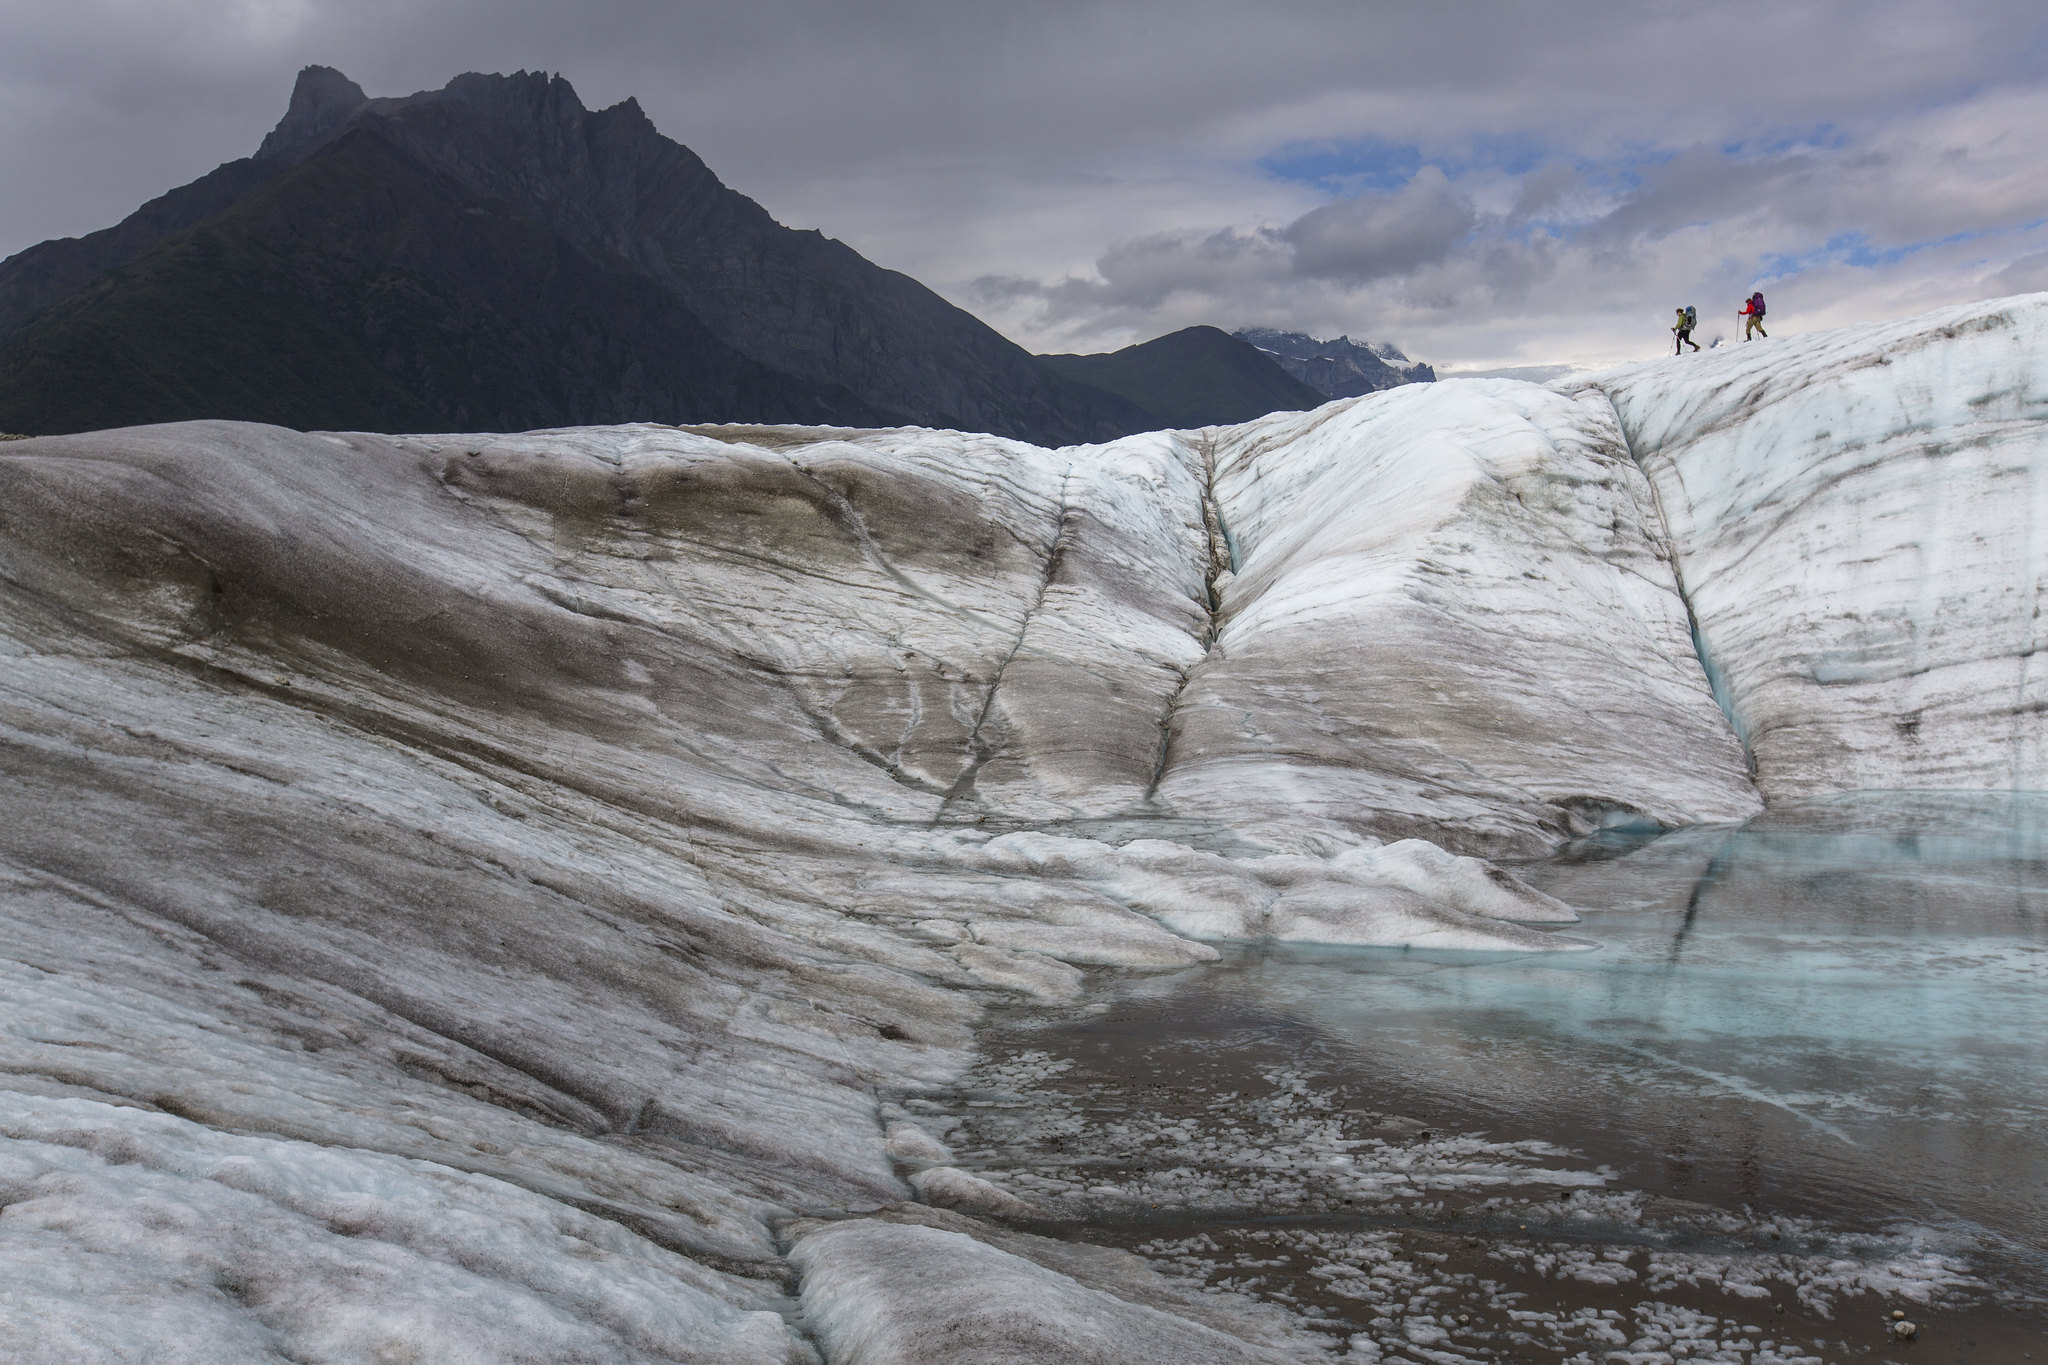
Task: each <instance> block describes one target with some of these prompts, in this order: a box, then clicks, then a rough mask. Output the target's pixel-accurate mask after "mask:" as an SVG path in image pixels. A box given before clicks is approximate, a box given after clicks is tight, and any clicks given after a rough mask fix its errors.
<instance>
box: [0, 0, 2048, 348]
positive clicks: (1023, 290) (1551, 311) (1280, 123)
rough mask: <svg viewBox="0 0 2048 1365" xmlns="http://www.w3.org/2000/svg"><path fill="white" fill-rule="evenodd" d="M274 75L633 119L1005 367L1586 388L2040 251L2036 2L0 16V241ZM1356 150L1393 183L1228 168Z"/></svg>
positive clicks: (221, 130)
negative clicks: (1422, 377) (1204, 331)
mask: <svg viewBox="0 0 2048 1365" xmlns="http://www.w3.org/2000/svg"><path fill="white" fill-rule="evenodd" d="M308 62H322V63H328V64H332V65H336V66H339V67H341V68H342V69H343V70H344V71H346V72H348V73H349V74H350V75H351V76H352V77H354V78H355V79H357V80H358V81H360V82H361V83H362V84H363V85H364V86H365V87H366V88H368V89H369V90H370V91H371V92H372V93H375V94H384V93H402V92H405V91H409V90H413V89H419V88H423V87H429V86H437V85H440V84H442V83H443V82H444V81H445V80H446V79H447V78H448V77H449V76H451V75H453V74H455V73H457V72H459V71H462V70H471V69H476V70H512V69H516V68H520V67H527V68H534V69H549V70H559V71H561V72H563V73H564V74H565V75H567V76H568V77H569V78H570V79H571V80H572V81H573V82H574V83H575V84H576V86H577V88H578V90H579V92H580V93H581V94H582V95H583V96H584V98H585V100H586V102H588V103H590V104H592V105H593V106H597V105H602V104H606V103H610V102H612V101H615V100H617V99H621V98H624V97H625V96H627V95H634V96H637V97H638V98H639V99H640V101H641V103H642V105H643V106H644V107H645V108H646V109H647V110H648V112H649V113H650V115H651V116H652V117H653V118H654V119H655V121H656V123H657V124H658V125H659V126H660V127H661V128H662V130H663V131H664V132H667V133H668V134H669V135H671V136H673V137H675V138H677V139H678V140H679V141H682V142H684V143H686V144H688V145H690V146H691V147H693V148H694V149H695V150H697V151H698V152H700V153H701V154H702V155H704V156H705V158H706V159H707V160H708V161H709V162H710V163H711V165H712V166H713V167H714V169H716V170H718V171H719V172H720V174H721V175H722V176H724V178H725V179H726V180H727V181H728V182H729V183H731V184H733V185H735V186H736V187H737V188H740V189H742V190H744V191H746V192H748V193H750V194H753V195H755V197H757V198H759V199H761V200H762V202H763V203H764V204H765V205H766V206H767V207H768V208H769V209H770V210H771V211H773V212H775V213H776V214H777V215H778V216H780V217H782V218H783V219H784V220H785V221H790V222H792V223H794V224H796V225H799V226H815V227H820V228H823V229H824V230H826V231H827V232H830V233H832V234H833V235H835V236H838V237H841V238H842V239H844V240H846V241H848V242H849V243H850V244H851V245H853V246H854V247H855V248H856V249H858V250H861V251H863V252H864V253H866V254H868V255H870V256H871V257H872V258H873V259H876V260H877V261H879V262H880V263H882V264H884V265H888V266H891V267H893V268H896V269H901V270H905V271H907V272H908V273H910V274H913V275H915V276H917V277H918V278H920V279H923V280H925V281H926V282H927V283H930V284H932V285H933V286H934V287H937V288H940V289H941V290H942V291H945V292H947V293H949V294H950V295H951V296H953V297H955V298H957V299H959V300H960V301H961V302H963V303H965V304H967V305H968V306H970V307H975V308H977V310H979V311H983V312H984V313H985V315H986V316H988V317H989V318H990V320H991V321H993V322H995V323H997V324H998V325H999V326H1002V327H1003V328H1005V329H1006V330H1008V331H1009V332H1010V333H1011V334H1012V335H1014V336H1016V337H1017V338H1018V339H1020V340H1022V341H1024V342H1026V343H1027V344H1030V345H1032V346H1034V347H1038V348H1041V349H1069V348H1093V347H1096V346H1106V345H1114V344H1122V343H1123V342H1127V341H1130V340H1136V339H1142V338H1143V337H1145V336H1150V335H1156V334H1157V333H1159V332H1162V331H1166V330H1171V329H1172V328H1174V327H1178V326H1185V325H1188V324H1190V323H1196V322H1210V323H1218V324H1221V325H1226V326H1228V325H1234V324H1238V323H1260V324H1273V325H1286V326H1294V327H1300V328H1302V329H1304V330H1312V331H1319V332H1323V333H1326V334H1334V333H1335V332H1339V331H1344V332H1350V333H1352V334H1354V335H1369V336H1375V337H1387V338H1391V339H1394V340H1397V341H1399V342H1401V343H1402V344H1403V345H1404V346H1405V347H1406V348H1407V349H1409V350H1410V351H1411V353H1414V354H1417V355H1419V356H1422V357H1424V358H1427V359H1431V360H1436V361H1439V362H1443V363H1447V364H1453V365H1461V366H1466V367H1499V366H1504V365H1515V364H1549V363H1559V362H1573V363H1596V362H1599V361H1604V360H1607V359H1613V358H1618V357H1621V356H1625V355H1631V354H1640V353H1644V352H1645V351H1650V350H1654V349H1656V348H1658V347H1659V346H1661V344H1662V329H1663V327H1664V325H1665V323H1664V320H1665V319H1666V318H1667V317H1668V316H1669V313H1670V309H1671V307H1672V306H1673V305H1674V304H1676V303H1678V302H1696V303H1698V304H1700V305H1701V308H1702V311H1703V313H1706V314H1707V315H1708V316H1710V317H1714V318H1718V317H1719V315H1720V314H1721V313H1722V312H1723V311H1727V310H1731V309H1732V306H1733V300H1734V299H1735V298H1736V297H1738V296H1739V294H1740V293H1742V292H1745V291H1746V290H1747V288H1749V287H1750V286H1751V285H1752V284H1754V283H1757V282H1759V281H1761V282H1763V283H1764V284H1765V285H1766V287H1767V288H1768V289H1769V290H1770V291H1771V295H1772V300H1773V316H1774V317H1780V318H1781V325H1784V326H1787V327H1801V326H1805V325H1807V323H1808V320H1812V322H1813V323H1814V324H1815V325H1817V324H1818V323H1819V322H1820V321H1822V320H1829V321H1851V322H1853V321H1855V320H1857V319H1859V318H1866V317H1874V316H1879V315H1881V314H1882V312H1883V311H1885V310H1897V309H1900V308H1903V307H1908V306H1919V305H1920V304H1921V303H1924V302H1936V301H1940V300H1941V299H1945V298H1961V297H1968V296H1970V295H1972V294H1977V293H1982V292H1984V291H1985V290H1987V289H1993V288H1996V287H2000V286H1999V284H1998V282H1999V281H2007V282H2011V281H2031V280H2037V279H2038V278H2039V275H2040V266H2039V263H2038V260H2037V259H2036V258H2038V257H2039V256H2040V254H2041V253H2042V252H2043V251H2044V250H2048V238H2044V237H2043V235H2042V232H2041V230H2040V228H2039V227H2038V226H2029V225H2030V224H2038V223H2039V221H2040V220H2041V219H2043V218H2044V217H2048V182H2044V178H2043V177H2042V176H2041V174H2040V172H2039V167H2040V166H2041V165H2043V164H2044V157H2043V152H2044V150H2048V148H2044V146H2043V141H2042V137H2043V135H2042V134H2041V132H2040V131H2039V130H2040V129H2042V128H2043V127H2048V13H2044V12H2042V11H2041V10H2040V7H2039V6H2038V5H2037V4H2029V3H2019V2H2018V0H1952V2H1951V3H1946V4H1943V5H1941V6H1930V5H1927V4H1925V3H1923V0H1810V2H1809V3H1801V4H1794V5H1787V4H1784V3H1782V0H1773V2H1771V3H1765V2H1764V0H1726V2H1725V3H1718V4H1714V5H1697V4H1680V3H1674V2H1672V0H1647V2H1645V0H1587V2H1586V3H1582V4H1574V5H1572V6H1568V7H1565V6H1544V5H1529V4H1526V3H1522V2H1521V0H1472V2H1471V3H1463V4H1459V5H1455V6H1402V5H1374V6H1366V5H1358V4H1354V3H1348V2H1347V3H1335V2H1334V0H1264V2H1263V3H1258V4H1251V3H1225V2H1224V0H1045V2H1044V3H1040V4H1035V5H1030V6H1019V5H1016V4H1014V3H1009V2H1007V0H1006V2H1005V3H996V2H995V0H864V3H862V4H859V5H847V4H843V3H838V2H837V0H756V3H754V4H750V5H746V6H739V5H731V4H726V3H722V2H719V0H587V3H585V4H581V5H577V6H567V5H562V4H559V3H556V2H555V0H407V2H406V3H400V2H399V0H350V2H349V3H345V4H323V5H313V4H309V3H306V2H305V0H152V3H149V4H143V3H141V2H140V0H70V2H69V3H67V4H65V5H62V6H50V5H40V4H32V3H29V0H0V183H4V184H6V185H7V186H8V189H9V193H8V194H6V195H4V196H0V251H5V250H15V249H19V248H20V247H22V246H26V245H28V244H30V243H31V242H33V241H35V240H38V239H40V238H42V237H45V236H52V235H59V234H65V233H76V232H81V231H86V230H89V229H91V228H94V227H98V226H103V225H105V224H107V223H110V222H112V221H114V220H115V219H117V218H119V217H120V216H121V215H122V214H123V213H125V212H126V211H127V210H129V209H131V208H133V207H134V206H135V205H136V204H138V203H140V202H141V201H142V200H143V199H145V198H147V197H149V196H150V195H153V194H156V193H160V192H161V191H162V190H164V189H167V188H169V187H170V186H172V185H174V184H178V183H181V182H183V181H185V180H189V179H191V178H192V177H193V176H195V175H197V174H199V173H201V172H203V171H204V170H206V169H208V168H209V167H210V166H211V165H213V164H214V163H216V162H218V161H221V160H225V159H228V158H230V157H232V156H236V155H241V154H246V152H248V151H249V150H252V149H253V148H254V147H255V145H256V143H257V142H258V141H259V140H260V139H261V137H262V134H263V132H264V131H265V130H266V129H267V128H268V126H269V124H270V123H271V122H273V121H274V120H275V118H276V117H277V115H278V113H279V112H280V111H281V109H282V106H283V103H284V97H285V94H286V92H287V91H288V89H289V84H290V79H291V75H292V73H293V72H294V71H295V70H296V68H297V67H298V66H299V65H302V64H304V63H308ZM1360 146H1365V147H1379V148H1384V149H1391V152H1392V153H1398V156H1397V157H1395V159H1396V160H1399V159H1400V158H1403V157H1405V158H1406V162H1405V165H1406V169H1405V170H1404V171H1402V172H1401V173H1399V174H1393V175H1389V174H1387V173H1386V168H1385V167H1381V168H1379V170H1378V171H1377V172H1376V173H1374V174H1370V175H1361V176H1354V177H1352V178H1351V179H1349V180H1346V179H1344V177H1343V176H1342V175H1341V174H1337V173H1333V174H1332V176H1331V177H1330V178H1329V180H1327V181H1325V182H1317V181H1314V180H1310V179H1305V178H1301V177H1295V178H1288V177H1285V176H1280V175H1276V174H1272V173H1269V172H1268V171H1266V170H1262V169H1261V166H1262V165H1268V166H1270V165H1274V164H1277V163H1275V162H1274V161H1273V158H1275V157H1276V156H1279V157H1281V158H1282V159H1283V160H1284V159H1285V157H1286V156H1287V155H1290V154H1292V153H1293V152H1295V151H1297V150H1299V149H1300V148H1303V147H1309V148H1334V149H1339V150H1341V149H1343V148H1346V147H1360ZM1390 164H1391V163H1390ZM1342 190H1360V191H1361V192H1355V193H1343V192H1339V191H1342ZM1965 236H1966V237H1967V240H1965V241H1961V242H1948V243H1946V244H1944V240H1943V239H1947V238H1952V237H1965ZM1930 243H1932V245H1930ZM2028 261H2033V264H2031V265H2029V264H2027V262H2028ZM1787 262H1789V263H1790V266H1789V267H1788V266H1787V265H1786V264H1785V263H1787Z"/></svg>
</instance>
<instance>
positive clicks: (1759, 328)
mask: <svg viewBox="0 0 2048 1365" xmlns="http://www.w3.org/2000/svg"><path fill="white" fill-rule="evenodd" d="M1735 316H1736V317H1739V318H1748V319H1749V321H1747V322H1745V323H1743V324H1742V339H1743V340H1744V341H1747V340H1749V334H1750V333H1751V332H1755V333H1756V334H1757V335H1758V336H1760V337H1762V338H1763V339H1764V340H1765V341H1769V340H1770V339H1771V334H1770V333H1769V332H1766V331H1765V330H1764V291H1763V290H1761V289H1759V290H1757V291H1756V293H1754V294H1751V295H1750V296H1749V302H1748V303H1745V304H1743V305H1742V311H1741V312H1739V313H1737V314H1736V315H1735Z"/></svg>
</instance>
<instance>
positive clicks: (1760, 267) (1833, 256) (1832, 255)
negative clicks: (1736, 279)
mask: <svg viewBox="0 0 2048 1365" xmlns="http://www.w3.org/2000/svg"><path fill="white" fill-rule="evenodd" d="M2043 227H2048V218H2036V219H2034V220H2032V221H2031V222H2026V223H2015V224H2013V225H2011V226H2010V227H1997V228H1974V229H1971V230H1970V231H1967V232H1951V233H1948V234H1946V235H1944V236H1940V237H1927V238H1923V239H1921V240H1920V241H1917V242H1898V243H1895V244H1893V245H1891V246H1877V245H1875V244H1873V243H1872V242H1871V240H1870V234H1868V233H1866V232H1860V231H1859V232H1838V233H1836V234H1835V235H1834V236H1832V237H1830V238H1828V239H1827V241H1825V242H1822V243H1821V244H1820V245H1819V246H1817V247H1814V248H1812V249H1811V250H1808V251H1791V252H1766V253H1765V254H1764V255H1762V256H1761V257H1759V258H1758V260H1757V270H1756V278H1757V279H1758V280H1759V281H1760V282H1761V281H1764V280H1782V279H1788V278H1790V277H1792V276H1794V275H1799V274H1803V273H1805V272H1806V271H1808V270H1811V269H1813V268H1814V267H1815V266H1820V265H1846V266H1849V267H1850V268H1852V269H1857V270H1877V269H1882V268H1883V267H1885V266H1889V265H1897V264H1898V263H1899V262H1900V261H1903V260H1905V259H1906V258H1907V257H1909V256H1917V255H1919V254H1920V253H1921V252H1923V251H1934V250H1937V249H1939V248H1941V247H1945V246H1960V245H1962V244H1963V243H1965V242H1978V241H1983V240H1985V239H1987V238H1993V237H2016V236H2025V235H2026V234H2028V233H2031V232H2038V231H2039V230H2040V229H2041V228H2043Z"/></svg>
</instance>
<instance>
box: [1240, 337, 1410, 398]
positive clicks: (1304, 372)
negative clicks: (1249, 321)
mask: <svg viewBox="0 0 2048 1365" xmlns="http://www.w3.org/2000/svg"><path fill="white" fill-rule="evenodd" d="M1236 336H1237V338H1238V339H1239V340H1241V341H1247V342H1250V343H1251V344H1252V345H1254V346H1256V347H1258V348H1259V349H1260V350H1261V351H1264V352H1265V353H1266V354H1267V355H1269V356H1271V357H1272V358H1273V360H1274V361H1275V362H1276V363H1277V364H1278V365H1279V366H1280V368H1282V369H1283V370H1286V371H1287V373H1289V374H1291V375H1293V376H1294V377H1295V378H1296V379H1299V380H1300V381H1301V382H1302V383H1304V384H1307V385H1308V386H1309V387H1310V388H1312V389H1314V390H1316V391H1317V392H1318V393H1323V394H1327V395H1329V396H1330V397H1332V398H1354V397H1357V396H1358V395H1359V394H1364V393H1377V392H1379V391H1381V390H1383V389H1391V388H1397V387H1399V386H1400V385H1402V384H1426V383H1429V382H1430V381H1431V380H1433V379H1435V378H1436V371H1435V370H1433V369H1431V368H1430V367H1429V366H1427V365H1425V364H1423V363H1421V362H1420V361H1414V360H1410V359H1409V358H1408V357H1407V356H1405V355H1403V354H1402V353H1401V348H1400V347H1398V346H1396V345H1394V344H1393V343H1392V342H1388V341H1365V342H1360V341H1353V340H1352V339H1351V337H1350V336H1349V335H1348V334H1347V335H1345V336H1340V337H1338V338H1337V339H1336V340H1335V341H1322V340H1319V339H1318V338H1316V337H1312V336H1310V335H1308V334H1307V333H1306V332H1283V331H1280V330H1279V329H1277V328H1273V327H1246V328H1242V329H1240V330H1239V331H1238V332H1237V333H1236Z"/></svg>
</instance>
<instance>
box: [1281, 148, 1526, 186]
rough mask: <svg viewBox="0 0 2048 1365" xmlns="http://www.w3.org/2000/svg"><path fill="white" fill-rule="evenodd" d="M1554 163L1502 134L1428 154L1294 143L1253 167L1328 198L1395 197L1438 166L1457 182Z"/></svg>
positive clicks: (1431, 150)
mask: <svg viewBox="0 0 2048 1365" xmlns="http://www.w3.org/2000/svg"><path fill="white" fill-rule="evenodd" d="M1551 159H1552V156H1551V153H1550V150H1549V149H1548V148H1546V147H1545V146H1544V145H1543V144H1542V143H1540V142H1538V141H1536V140H1535V139H1533V138H1529V137H1522V136H1516V135H1511V134H1501V135H1495V136H1483V137H1472V138H1462V139H1459V140H1458V141H1456V142H1453V143H1448V144H1446V145H1444V146H1441V147H1432V148H1428V149H1425V148H1423V147H1422V146H1421V145H1420V144H1419V143H1412V142H1411V143H1397V142H1386V141H1382V140H1380V139H1378V138H1355V139H1346V140H1342V141H1328V142H1314V141H1302V142H1291V143H1289V144H1287V145H1286V146H1284V147H1281V148H1280V149H1278V150H1277V151H1274V152H1270V153H1268V154H1267V155H1265V156H1262V157H1260V158H1259V159H1258V161H1257V162H1256V163H1255V164H1256V165H1257V166H1258V168H1259V170H1261V171H1263V172H1264V173H1265V174H1267V175H1270V176H1272V177H1273V178H1274V179H1276V180H1285V181H1288V182H1290V183H1292V184H1297V185H1307V186H1309V187H1311V188H1313V189H1318V190H1321V191H1322V192H1323V193H1325V194H1333V195H1349V194H1364V193H1370V192H1377V193H1381V194H1385V193H1391V192H1392V191H1394V190H1398V189H1400V188H1401V187H1402V186H1403V185H1405V184H1407V183H1408V182H1409V181H1410V180H1413V179H1414V178H1415V173H1416V172H1417V171H1419V170H1421V169H1422V168H1423V167H1424V166H1435V167H1437V168H1438V169H1440V170H1442V171H1443V173H1444V174H1445V175H1448V176H1450V177H1452V178H1453V179H1456V178H1457V177H1459V176H1461V175H1467V174H1470V173H1472V172H1475V171H1490V172H1494V173H1498V174H1501V175H1509V176H1518V175H1527V174H1528V173H1529V172H1531V171H1533V170H1535V169H1536V168H1537V167H1539V166H1541V165H1543V164H1544V162H1546V161H1548V160H1551Z"/></svg>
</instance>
